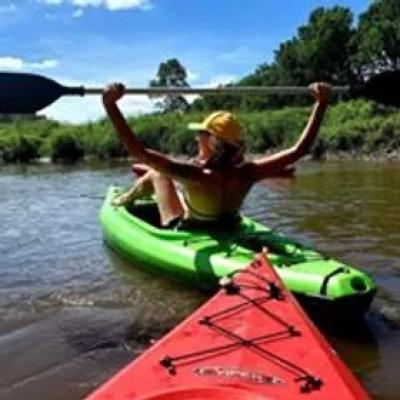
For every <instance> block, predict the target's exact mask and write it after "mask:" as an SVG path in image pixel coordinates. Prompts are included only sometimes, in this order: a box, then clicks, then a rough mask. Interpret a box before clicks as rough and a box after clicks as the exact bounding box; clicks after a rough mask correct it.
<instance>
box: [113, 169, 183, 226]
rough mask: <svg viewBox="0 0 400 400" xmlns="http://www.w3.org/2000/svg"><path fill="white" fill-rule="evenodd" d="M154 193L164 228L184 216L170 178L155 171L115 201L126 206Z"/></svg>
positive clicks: (138, 181) (149, 172)
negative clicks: (132, 201)
mask: <svg viewBox="0 0 400 400" xmlns="http://www.w3.org/2000/svg"><path fill="white" fill-rule="evenodd" d="M153 193H154V195H155V198H156V202H157V206H158V210H159V212H160V219H161V225H162V226H166V225H168V223H169V222H171V221H172V220H174V219H175V218H178V217H183V216H184V214H185V211H184V208H183V206H182V203H181V201H180V199H179V196H178V194H177V192H176V189H175V186H174V183H173V182H172V180H171V179H170V178H169V177H167V176H165V175H162V174H160V173H159V172H157V171H154V170H150V171H148V172H147V173H146V174H144V175H143V176H141V177H140V178H139V179H138V180H137V181H136V182H135V185H134V186H133V187H132V189H130V190H129V191H128V192H126V193H124V194H123V195H122V196H120V197H118V198H117V199H115V204H116V205H121V204H126V203H127V202H129V201H131V200H134V199H137V198H140V197H142V196H144V195H151V194H153Z"/></svg>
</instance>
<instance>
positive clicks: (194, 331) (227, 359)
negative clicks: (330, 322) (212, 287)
mask: <svg viewBox="0 0 400 400" xmlns="http://www.w3.org/2000/svg"><path fill="white" fill-rule="evenodd" d="M221 286H222V288H223V289H222V290H220V292H218V293H217V294H216V295H215V296H214V297H213V298H212V299H211V300H209V301H208V302H207V303H206V304H205V305H203V306H202V307H201V308H200V309H199V310H197V311H196V312H195V313H194V314H193V315H192V316H190V317H189V318H188V319H186V320H185V321H184V322H182V323H181V324H180V325H179V326H178V327H176V328H175V329H173V330H172V331H171V332H170V333H169V334H168V335H167V336H165V337H164V338H163V339H161V340H160V341H159V342H158V343H156V344H155V345H154V346H153V347H151V348H150V349H149V350H148V351H146V352H145V353H144V354H142V355H141V356H140V357H139V358H138V359H137V360H135V361H133V362H132V363H131V364H129V365H128V366H127V367H125V368H124V369H123V370H122V371H121V372H119V373H117V375H116V376H114V377H113V378H111V379H110V380H109V381H108V382H106V383H105V384H104V385H103V386H101V387H100V388H99V389H98V390H96V391H95V392H94V393H93V394H92V395H90V396H89V397H88V400H117V399H118V400H123V399H131V400H133V399H138V400H139V399H140V400H145V399H146V400H150V399H151V400H173V399H199V400H200V399H202V400H204V399H209V400H212V399H225V398H226V399H234V400H244V399H246V400H250V399H252V400H255V399H257V400H267V399H269V400H273V399H275V400H278V399H279V400H286V399H287V400H289V399H290V400H296V399H303V398H304V399H307V400H317V399H321V400H322V399H324V400H330V399H335V400H336V399H340V400H355V399H357V400H366V399H369V396H368V394H367V393H366V392H365V390H364V389H363V388H362V386H361V385H360V383H359V382H358V381H357V380H356V379H355V377H354V376H353V375H352V373H351V372H350V371H349V370H348V368H347V367H346V366H345V365H344V363H343V362H342V361H341V360H340V358H339V357H338V355H337V354H336V353H335V351H334V350H333V349H332V348H331V347H330V345H329V344H328V343H327V342H326V340H325V339H324V338H323V337H322V335H321V334H320V333H319V331H318V330H317V329H316V328H315V326H314V325H313V324H312V322H311V321H310V320H309V319H308V317H307V316H306V314H305V313H304V311H303V310H302V309H301V307H300V306H299V304H298V303H297V301H296V300H295V299H294V297H293V296H292V295H291V294H290V293H289V292H288V291H287V290H286V289H285V288H284V286H283V284H282V282H281V281H280V279H279V277H278V275H277V274H276V272H275V271H274V269H273V268H272V267H271V265H270V264H269V262H268V261H267V258H266V257H265V256H264V255H263V254H262V255H259V256H257V257H256V259H255V260H254V262H252V264H251V265H249V266H248V267H247V268H246V269H244V270H242V271H241V272H239V273H237V272H236V273H232V274H230V276H229V277H226V278H224V279H222V280H221Z"/></svg>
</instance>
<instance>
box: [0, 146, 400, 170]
mask: <svg viewBox="0 0 400 400" xmlns="http://www.w3.org/2000/svg"><path fill="white" fill-rule="evenodd" d="M276 152H279V150H276V151H269V152H266V153H250V154H248V155H247V158H248V159H250V160H254V159H259V158H262V157H265V156H267V155H269V154H274V153H276ZM172 157H176V158H178V159H181V160H185V159H189V158H190V157H189V156H186V155H183V154H180V155H179V154H178V155H172ZM302 160H303V161H308V162H310V161H311V162H321V163H329V162H339V161H361V162H398V161H400V149H396V150H388V149H381V150H379V151H375V152H372V153H362V152H356V151H334V152H333V151H330V152H326V153H325V154H323V155H322V156H321V157H318V158H317V157H314V156H313V155H312V154H309V155H306V156H305V157H303V158H302ZM302 160H300V161H299V162H301V161H302ZM133 162H135V160H134V159H132V158H130V157H113V158H107V159H101V158H97V157H95V156H86V157H84V158H83V159H80V160H77V161H74V162H71V161H56V162H55V161H52V160H51V158H50V157H40V158H38V159H35V160H31V161H29V162H25V163H23V162H10V163H5V162H0V168H1V167H7V166H18V165H20V166H29V165H67V166H77V165H88V164H93V163H94V164H97V163H99V164H107V163H108V164H120V163H133Z"/></svg>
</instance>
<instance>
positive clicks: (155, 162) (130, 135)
mask: <svg viewBox="0 0 400 400" xmlns="http://www.w3.org/2000/svg"><path fill="white" fill-rule="evenodd" d="M124 92H125V87H124V85H122V84H120V83H117V84H113V85H111V86H109V87H108V88H107V89H106V90H105V91H104V93H103V104H104V107H105V109H106V111H107V114H108V116H109V117H110V120H111V122H112V123H113V125H114V127H115V130H116V132H117V134H118V136H119V138H120V139H121V141H122V142H123V143H124V145H125V146H126V148H127V149H128V151H129V153H130V154H131V155H132V156H133V157H134V158H135V159H137V160H138V161H140V162H142V163H144V164H146V165H148V166H150V167H151V168H154V169H155V170H157V171H159V172H161V173H164V174H166V175H169V176H171V177H172V178H176V179H196V178H197V177H199V176H200V175H201V174H202V170H201V168H199V167H198V166H196V165H192V164H190V163H187V162H181V161H178V160H175V159H173V158H171V157H168V156H166V155H165V154H162V153H160V152H158V151H155V150H151V149H148V148H146V147H145V146H144V145H143V143H142V142H140V140H138V139H137V137H136V135H135V134H134V132H133V131H132V129H131V127H130V126H129V125H128V123H127V121H126V119H125V118H124V116H123V115H122V113H121V111H120V110H119V108H118V106H117V101H118V100H119V99H121V98H122V96H123V95H124Z"/></svg>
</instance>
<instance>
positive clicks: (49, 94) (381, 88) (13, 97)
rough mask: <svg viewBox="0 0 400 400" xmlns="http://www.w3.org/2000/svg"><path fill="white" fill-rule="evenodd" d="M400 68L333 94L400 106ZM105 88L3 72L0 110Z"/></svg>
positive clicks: (35, 107)
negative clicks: (346, 94)
mask: <svg viewBox="0 0 400 400" xmlns="http://www.w3.org/2000/svg"><path fill="white" fill-rule="evenodd" d="M399 88H400V70H394V71H385V72H382V73H380V74H377V75H375V76H373V77H372V78H371V79H369V80H367V81H366V82H364V83H361V84H356V85H348V86H334V87H332V92H334V93H348V94H349V95H350V96H351V97H366V98H369V99H372V100H375V101H378V102H380V103H382V104H385V105H390V106H400V93H399V90H398V89H399ZM102 92H103V88H84V87H83V86H79V87H66V86H63V85H61V84H59V83H58V82H55V81H53V80H51V79H48V78H46V77H43V76H40V75H35V74H27V73H16V72H0V113H2V114H31V113H35V112H36V111H39V110H41V109H43V108H45V107H47V106H49V105H50V104H52V103H54V102H55V101H56V100H57V99H59V98H60V97H61V96H65V95H78V96H84V95H99V94H101V93H102ZM126 93H127V94H136V95H138V94H142V95H144V94H146V95H150V96H151V95H165V94H182V95H185V94H199V95H206V94H225V95H226V94H231V95H239V94H240V95H243V94H259V95H260V94H280V95H284V94H292V95H293V94H295V95H299V94H306V93H309V89H308V88H307V87H282V86H274V87H265V86H245V87H244V86H242V87H240V86H234V87H218V88H178V87H159V88H156V87H151V88H131V89H127V90H126Z"/></svg>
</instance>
